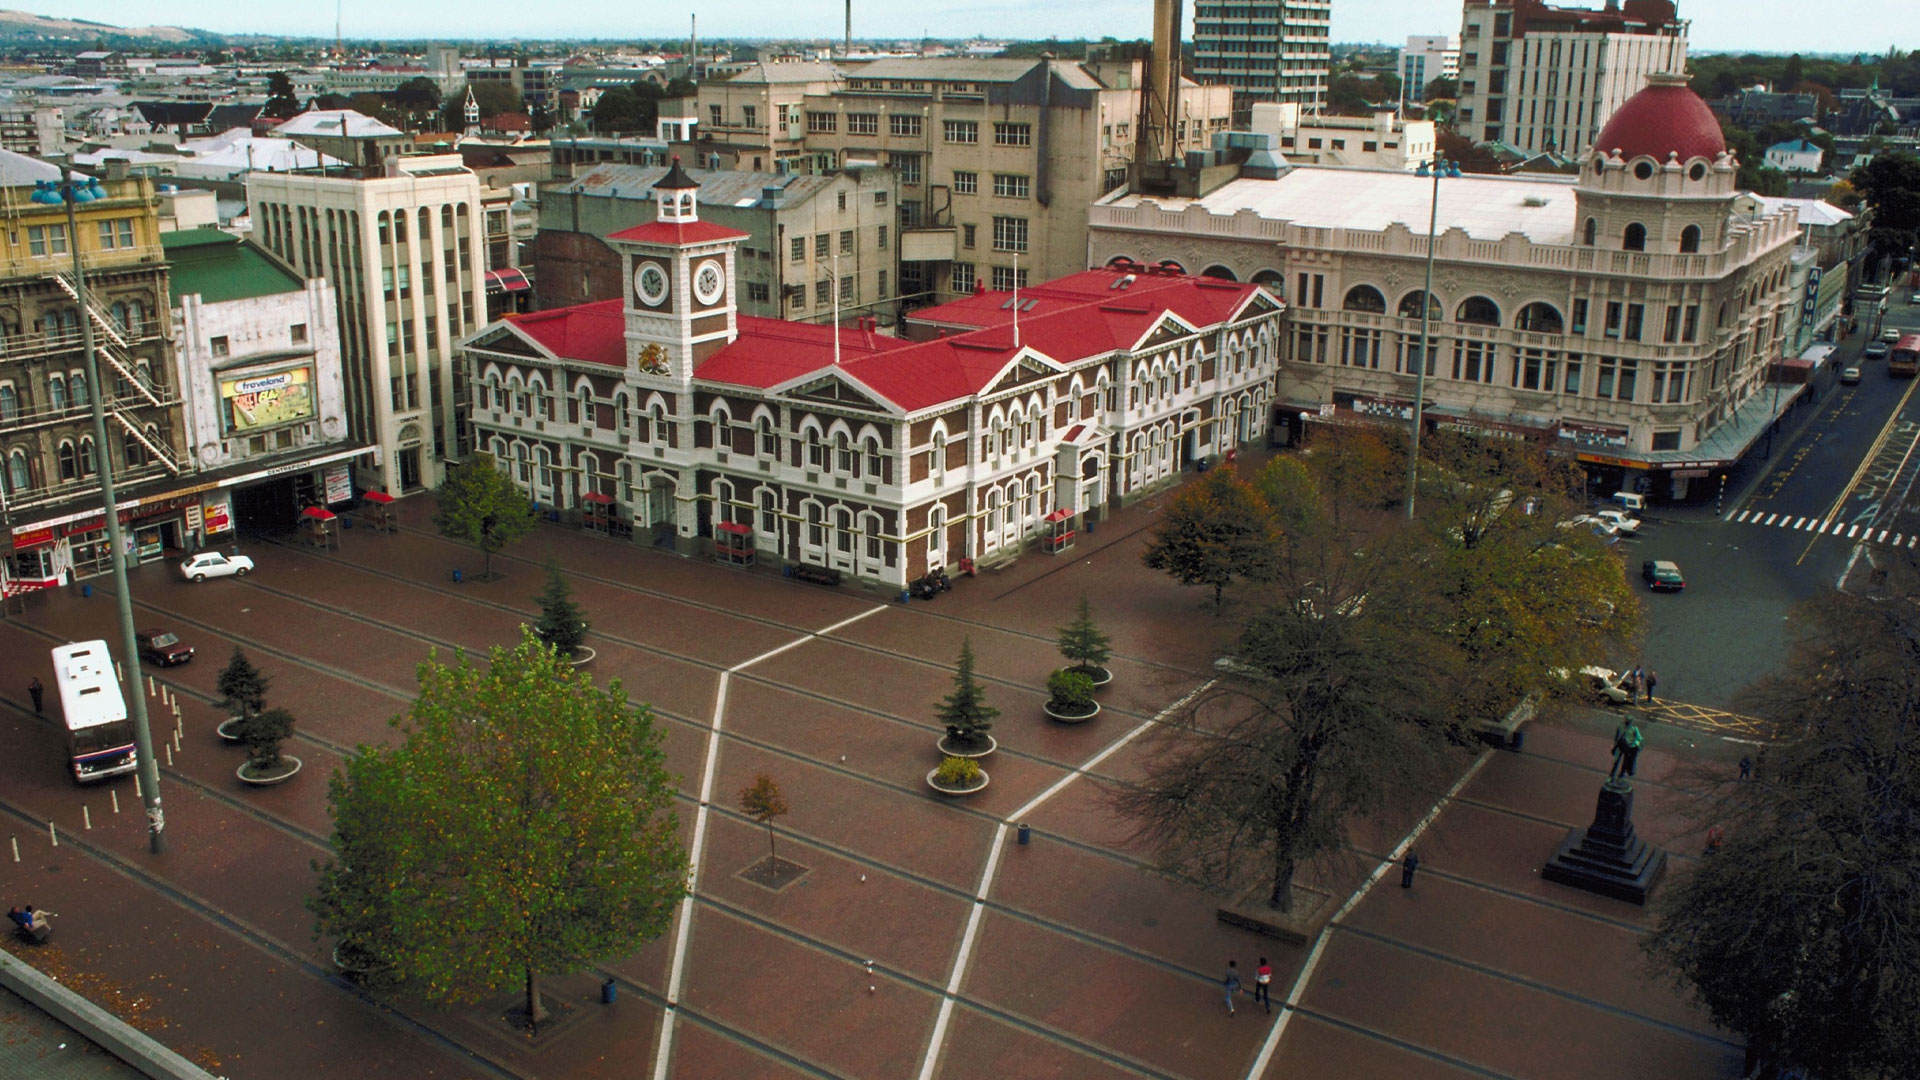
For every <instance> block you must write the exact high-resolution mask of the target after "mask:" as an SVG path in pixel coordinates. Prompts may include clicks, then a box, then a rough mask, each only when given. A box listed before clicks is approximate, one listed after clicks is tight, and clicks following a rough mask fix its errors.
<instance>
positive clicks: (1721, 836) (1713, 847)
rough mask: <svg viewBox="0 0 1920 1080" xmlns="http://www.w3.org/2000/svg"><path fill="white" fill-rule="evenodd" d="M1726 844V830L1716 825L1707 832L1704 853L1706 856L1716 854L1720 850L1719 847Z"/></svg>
mask: <svg viewBox="0 0 1920 1080" xmlns="http://www.w3.org/2000/svg"><path fill="white" fill-rule="evenodd" d="M1726 842H1727V830H1725V829H1723V828H1721V827H1720V826H1718V825H1715V826H1712V827H1711V828H1709V829H1708V830H1707V851H1706V853H1707V854H1708V855H1713V854H1716V853H1717V852H1719V850H1720V845H1721V844H1724V843H1726Z"/></svg>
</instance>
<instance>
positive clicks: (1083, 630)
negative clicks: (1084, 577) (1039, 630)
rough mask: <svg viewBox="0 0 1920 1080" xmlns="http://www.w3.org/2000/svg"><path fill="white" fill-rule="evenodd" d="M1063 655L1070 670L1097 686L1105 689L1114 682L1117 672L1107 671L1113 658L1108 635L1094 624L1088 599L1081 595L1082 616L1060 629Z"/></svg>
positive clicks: (1083, 594) (1061, 652) (1061, 653)
mask: <svg viewBox="0 0 1920 1080" xmlns="http://www.w3.org/2000/svg"><path fill="white" fill-rule="evenodd" d="M1058 640H1059V643H1060V655H1061V656H1063V657H1065V658H1066V659H1067V661H1068V662H1069V663H1070V664H1071V666H1070V667H1069V668H1068V669H1067V670H1069V671H1074V672H1078V673H1080V674H1082V675H1085V676H1086V677H1087V678H1089V679H1092V680H1093V685H1094V686H1096V687H1099V686H1105V685H1106V684H1108V683H1110V682H1112V681H1113V672H1111V671H1108V670H1107V666H1106V665H1107V658H1108V657H1109V656H1112V655H1113V649H1112V648H1110V647H1109V641H1108V638H1107V635H1105V634H1103V633H1101V632H1100V628H1099V627H1098V626H1095V625H1094V622H1093V614H1092V613H1091V612H1089V611H1088V610H1087V597H1086V594H1085V593H1082V594H1080V614H1079V615H1077V616H1076V617H1075V618H1074V620H1073V621H1072V622H1070V623H1068V624H1067V625H1065V626H1063V627H1061V628H1060V637H1059V639H1058Z"/></svg>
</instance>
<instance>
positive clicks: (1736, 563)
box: [1622, 291, 1920, 709]
mask: <svg viewBox="0 0 1920 1080" xmlns="http://www.w3.org/2000/svg"><path fill="white" fill-rule="evenodd" d="M1906 299H1907V294H1906V292H1905V291H1902V293H1901V294H1900V295H1899V296H1898V297H1897V299H1896V301H1895V303H1894V304H1893V305H1892V306H1891V308H1890V310H1889V313H1888V316H1887V319H1886V325H1888V326H1895V327H1902V328H1905V329H1907V330H1920V307H1917V306H1915V305H1910V304H1908V303H1906ZM1866 340H1867V339H1866V336H1865V335H1864V334H1862V335H1856V336H1855V337H1854V338H1853V339H1852V340H1849V341H1847V342H1843V343H1842V344H1841V345H1840V348H1839V350H1838V352H1837V353H1836V355H1835V357H1834V361H1833V362H1832V363H1831V364H1830V365H1829V370H1828V371H1827V372H1826V373H1825V374H1824V375H1823V376H1822V377H1821V378H1820V380H1819V381H1818V382H1817V384H1816V385H1815V387H1814V390H1813V399H1812V401H1811V402H1810V403H1809V404H1807V405H1804V406H1802V408H1803V409H1805V410H1810V412H1808V413H1805V414H1803V415H1801V416H1799V417H1797V418H1793V417H1790V418H1789V421H1788V422H1789V424H1790V425H1792V431H1791V433H1783V434H1781V435H1780V436H1778V437H1777V439H1776V442H1777V445H1776V446H1775V447H1774V448H1773V453H1772V454H1771V455H1770V456H1764V457H1762V458H1761V459H1759V460H1758V461H1757V462H1755V463H1754V465H1753V466H1750V468H1749V470H1746V472H1747V475H1748V479H1747V481H1746V484H1745V486H1744V489H1743V490H1740V491H1735V492H1730V501H1729V502H1728V504H1727V505H1726V507H1725V511H1724V513H1723V514H1722V515H1721V516H1719V517H1714V516H1712V515H1711V514H1706V513H1702V512H1699V511H1692V512H1689V511H1679V512H1675V513H1672V514H1670V515H1663V514H1662V513H1661V512H1660V510H1659V509H1658V508H1656V509H1655V510H1654V511H1652V512H1651V513H1650V514H1649V515H1648V517H1647V521H1646V524H1645V526H1644V527H1643V529H1642V531H1641V534H1640V536H1639V537H1637V538H1633V539H1627V540H1623V541H1622V545H1623V547H1624V548H1625V549H1626V555H1627V563H1628V571H1629V573H1630V574H1634V575H1635V580H1636V581H1637V580H1638V577H1637V571H1638V567H1639V564H1640V562H1641V561H1642V560H1645V559H1671V560H1673V561H1674V562H1677V563H1678V564H1679V565H1680V567H1681V569H1682V570H1683V571H1684V572H1685V574H1686V578H1687V588H1686V590H1685V591H1684V592H1680V593H1647V594H1646V596H1645V599H1646V625H1647V633H1646V638H1645V646H1644V649H1643V656H1642V657H1638V658H1628V662H1638V663H1643V664H1645V665H1646V666H1649V667H1652V668H1654V669H1655V670H1657V671H1659V673H1660V689H1661V694H1662V696H1663V697H1665V696H1668V695H1671V696H1673V697H1675V698H1678V699H1680V700H1682V701H1686V702H1690V703H1694V704H1698V705H1704V706H1709V707H1712V708H1718V709H1734V708H1736V707H1737V701H1738V695H1739V693H1740V691H1741V690H1742V689H1743V688H1744V687H1746V686H1748V685H1749V684H1751V683H1752V682H1753V681H1754V680H1755V679H1757V678H1759V677H1761V676H1762V675H1765V674H1766V673H1768V672H1769V671H1771V670H1772V669H1773V668H1774V667H1775V665H1776V664H1777V663H1778V661H1779V660H1780V658H1781V656H1782V655H1784V652H1785V649H1786V647H1787V620H1788V616H1789V613H1790V612H1791V611H1792V609H1793V608H1794V607H1795V606H1796V605H1797V604H1800V603H1802V602H1804V601H1806V600H1809V599H1812V598H1813V597H1815V596H1818V595H1820V594H1822V593H1824V592H1827V591H1829V590H1831V589H1833V588H1835V587H1836V584H1837V583H1838V582H1839V580H1840V578H1841V576H1842V575H1843V574H1844V573H1845V572H1846V570H1847V569H1848V566H1849V565H1850V563H1851V562H1852V561H1853V560H1855V559H1857V558H1860V557H1864V556H1865V555H1866V554H1867V553H1868V552H1869V551H1874V552H1891V551H1893V550H1896V549H1897V550H1908V551H1911V550H1916V549H1920V483H1916V479H1915V478H1916V477H1917V476H1920V380H1914V379H1893V378H1890V377H1889V376H1888V375H1887V373H1886V362H1885V361H1873V362H1868V363H1862V362H1861V361H1860V360H1859V359H1858V358H1859V355H1860V352H1861V349H1862V348H1863V347H1864V346H1865V344H1866ZM1856 363H1862V367H1863V369H1864V370H1863V372H1862V378H1861V381H1860V382H1859V383H1858V384H1857V385H1852V386H1847V385H1842V384H1840V383H1839V382H1838V373H1839V369H1841V368H1844V367H1846V366H1848V365H1851V364H1856ZM1763 451H1764V447H1763V448H1762V451H1756V453H1762V452H1763Z"/></svg>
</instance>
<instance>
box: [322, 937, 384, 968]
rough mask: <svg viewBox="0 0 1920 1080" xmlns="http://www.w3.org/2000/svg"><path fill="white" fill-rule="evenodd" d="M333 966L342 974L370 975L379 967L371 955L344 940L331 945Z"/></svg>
mask: <svg viewBox="0 0 1920 1080" xmlns="http://www.w3.org/2000/svg"><path fill="white" fill-rule="evenodd" d="M333 966H334V967H337V968H339V969H340V973H341V974H342V975H353V976H361V975H371V974H373V973H374V972H376V971H378V970H380V967H381V965H380V964H379V962H377V961H375V960H374V959H373V958H372V957H370V956H368V955H367V954H366V953H364V952H361V951H360V950H359V949H357V948H354V947H353V946H352V945H350V944H348V943H347V942H344V941H342V942H340V943H339V944H337V945H335V946H334V947H333Z"/></svg>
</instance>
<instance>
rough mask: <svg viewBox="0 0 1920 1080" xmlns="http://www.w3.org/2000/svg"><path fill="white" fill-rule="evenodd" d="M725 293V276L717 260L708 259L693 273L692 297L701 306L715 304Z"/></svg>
mask: <svg viewBox="0 0 1920 1080" xmlns="http://www.w3.org/2000/svg"><path fill="white" fill-rule="evenodd" d="M726 291H727V274H726V271H724V270H722V269H721V268H720V261H719V260H718V259H708V260H707V261H706V262H703V263H701V264H700V265H699V266H698V267H697V268H695V270H694V271H693V295H694V298H695V299H697V300H699V301H700V302H701V303H703V304H712V303H717V302H718V301H719V299H720V294H721V293H724V292H726Z"/></svg>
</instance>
